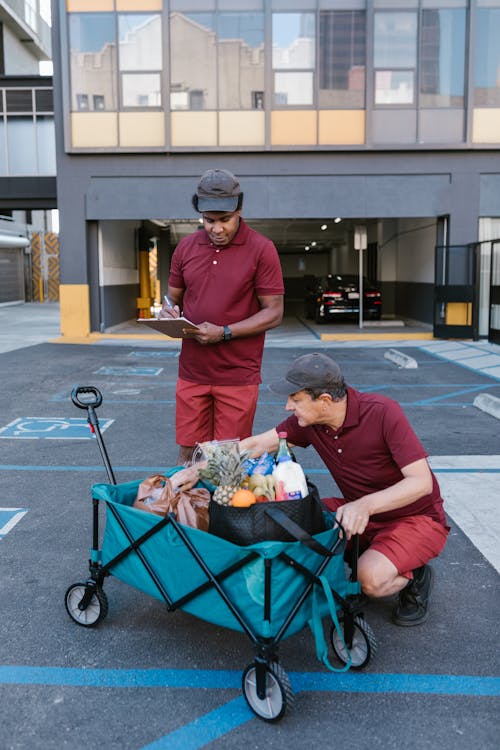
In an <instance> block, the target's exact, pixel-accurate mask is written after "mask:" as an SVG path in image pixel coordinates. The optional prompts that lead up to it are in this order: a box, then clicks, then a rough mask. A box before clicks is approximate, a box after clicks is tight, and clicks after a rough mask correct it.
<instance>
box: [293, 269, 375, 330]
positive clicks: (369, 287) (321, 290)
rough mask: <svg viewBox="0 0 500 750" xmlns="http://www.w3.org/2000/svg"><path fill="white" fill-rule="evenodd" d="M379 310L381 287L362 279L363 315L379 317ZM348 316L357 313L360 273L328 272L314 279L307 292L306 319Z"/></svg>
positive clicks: (320, 320)
mask: <svg viewBox="0 0 500 750" xmlns="http://www.w3.org/2000/svg"><path fill="white" fill-rule="evenodd" d="M381 309H382V293H381V291H380V289H378V287H376V286H374V285H373V284H372V283H371V282H370V281H368V279H367V278H363V318H371V319H373V320H380V314H381ZM348 315H351V316H352V315H359V276H356V275H355V274H334V273H331V274H328V276H322V277H320V278H318V279H316V281H315V283H314V286H313V287H311V288H310V289H309V290H308V291H307V296H306V318H314V320H315V321H316V323H323V322H324V321H326V320H335V319H337V318H338V317H343V316H348Z"/></svg>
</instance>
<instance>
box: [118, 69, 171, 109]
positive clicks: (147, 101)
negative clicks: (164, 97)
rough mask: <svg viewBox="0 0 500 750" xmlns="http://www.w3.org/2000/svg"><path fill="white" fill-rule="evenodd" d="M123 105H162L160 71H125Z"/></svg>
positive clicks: (123, 77) (123, 76)
mask: <svg viewBox="0 0 500 750" xmlns="http://www.w3.org/2000/svg"><path fill="white" fill-rule="evenodd" d="M122 106H123V107H161V77H160V74H159V73H124V74H123V75H122Z"/></svg>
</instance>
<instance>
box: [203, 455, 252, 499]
mask: <svg viewBox="0 0 500 750" xmlns="http://www.w3.org/2000/svg"><path fill="white" fill-rule="evenodd" d="M207 448H208V446H207V447H204V452H205V455H206V456H207V460H206V466H205V467H204V468H200V470H199V476H200V479H204V480H205V481H207V482H210V484H213V485H215V487H216V489H215V492H214V494H213V499H214V500H215V502H216V503H219V504H220V505H229V504H230V502H231V498H232V496H233V495H234V493H235V492H236V490H238V489H239V488H240V487H241V485H242V482H243V480H244V478H245V477H246V472H245V470H244V468H243V462H244V461H245V459H246V458H247V456H248V451H245V452H244V453H242V454H241V455H240V454H239V452H238V449H237V446H234V445H230V446H228V445H223V444H222V445H217V444H212V445H211V446H210V447H209V449H208V450H207Z"/></svg>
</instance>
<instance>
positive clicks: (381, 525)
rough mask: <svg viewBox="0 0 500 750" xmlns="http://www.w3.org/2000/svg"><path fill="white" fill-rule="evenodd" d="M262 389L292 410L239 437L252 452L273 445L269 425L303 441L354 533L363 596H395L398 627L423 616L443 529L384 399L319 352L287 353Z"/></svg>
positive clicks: (434, 492) (406, 428) (406, 431)
mask: <svg viewBox="0 0 500 750" xmlns="http://www.w3.org/2000/svg"><path fill="white" fill-rule="evenodd" d="M269 387H270V389H271V390H272V391H273V392H274V393H277V394H280V395H283V396H286V397H287V402H286V407H285V408H286V410H287V411H289V412H292V415H291V416H290V417H288V419H286V420H285V421H284V422H281V424H279V425H278V426H277V427H276V428H275V429H272V430H268V431H267V432H264V433H262V434H260V435H256V436H254V437H250V438H247V439H246V440H243V441H241V443H240V448H241V449H242V450H243V449H246V450H250V451H251V452H252V455H254V456H257V455H261V454H262V453H263V452H264V451H267V452H268V453H272V452H273V451H275V450H276V449H277V447H278V433H279V432H282V431H283V432H286V433H287V436H288V441H289V443H290V444H292V445H297V446H300V447H302V448H306V447H307V446H309V445H312V446H313V447H314V448H315V450H316V451H317V452H318V454H319V455H320V457H321V458H322V459H323V461H324V462H325V464H326V466H327V468H328V470H329V471H330V473H331V475H332V477H333V479H334V480H335V482H336V484H337V486H338V487H339V489H340V491H341V492H342V494H343V498H325V499H323V503H324V505H325V506H326V507H327V508H329V509H330V510H332V511H334V512H335V513H336V518H337V520H338V521H339V522H340V523H341V524H342V527H343V528H344V530H345V532H346V535H347V538H348V539H350V538H351V537H352V535H353V534H359V540H360V551H361V555H360V558H359V561H358V578H359V582H360V584H361V587H362V590H363V592H364V593H365V594H367V595H368V596H373V597H382V596H390V595H392V594H399V601H398V605H397V607H396V610H395V612H394V615H393V622H395V623H396V624H397V625H403V626H411V625H419V624H420V623H422V622H424V621H425V620H426V619H427V615H428V600H429V592H430V588H431V583H432V575H433V571H432V569H431V568H430V566H429V565H427V563H428V562H429V560H431V559H432V558H433V557H437V555H439V554H440V552H441V550H442V549H443V547H444V545H445V542H446V538H447V535H448V531H449V527H448V526H447V525H446V517H445V514H444V510H443V500H442V498H441V494H440V490H439V486H438V483H437V481H436V478H435V476H434V474H433V473H432V472H431V470H430V468H429V465H428V463H427V453H426V451H425V450H424V448H423V446H422V444H421V443H420V440H419V439H418V437H417V436H416V434H415V432H414V431H413V429H412V428H411V426H410V424H409V422H408V420H407V418H406V416H405V415H404V413H403V410H402V409H401V407H400V406H399V404H397V403H396V401H393V400H392V399H389V398H387V397H386V396H381V395H378V394H375V393H362V392H360V391H357V390H355V389H354V388H351V387H349V386H348V385H346V383H345V381H344V378H343V376H342V373H341V371H340V368H339V366H338V364H337V363H336V362H335V361H334V360H333V359H331V358H330V357H327V356H326V355H324V354H319V353H314V354H305V355H303V356H302V357H299V358H298V359H296V360H295V361H294V362H293V363H292V365H291V367H290V368H289V370H288V372H287V373H286V375H285V377H284V378H282V379H281V380H279V381H277V382H275V383H271V385H270V386H269Z"/></svg>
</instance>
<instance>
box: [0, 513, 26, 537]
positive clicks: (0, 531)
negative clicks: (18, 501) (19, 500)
mask: <svg viewBox="0 0 500 750" xmlns="http://www.w3.org/2000/svg"><path fill="white" fill-rule="evenodd" d="M27 512H28V511H27V510H26V508H0V539H3V538H4V536H5V535H6V534H8V533H9V531H11V529H13V528H14V526H15V525H16V523H18V522H19V521H20V520H21V518H22V517H23V516H24V515H26V513H27Z"/></svg>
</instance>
